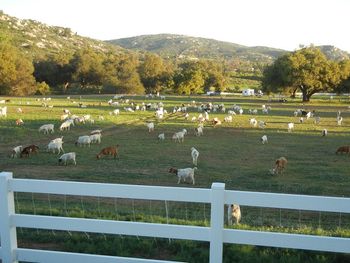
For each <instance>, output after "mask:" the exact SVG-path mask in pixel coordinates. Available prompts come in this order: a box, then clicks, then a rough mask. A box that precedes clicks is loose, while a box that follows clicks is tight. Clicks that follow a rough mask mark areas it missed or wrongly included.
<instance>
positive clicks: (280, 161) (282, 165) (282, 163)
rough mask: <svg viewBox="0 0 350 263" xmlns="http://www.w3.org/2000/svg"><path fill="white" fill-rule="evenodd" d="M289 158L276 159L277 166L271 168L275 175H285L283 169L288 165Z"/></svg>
mask: <svg viewBox="0 0 350 263" xmlns="http://www.w3.org/2000/svg"><path fill="white" fill-rule="evenodd" d="M287 163H288V161H287V159H286V158H285V157H280V158H278V159H277V160H276V161H275V167H274V168H273V169H272V170H271V173H272V174H273V175H275V174H276V175H278V174H281V175H283V171H284V169H285V168H286V166H287Z"/></svg>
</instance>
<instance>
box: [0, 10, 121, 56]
mask: <svg viewBox="0 0 350 263" xmlns="http://www.w3.org/2000/svg"><path fill="white" fill-rule="evenodd" d="M0 36H7V37H8V38H9V40H10V41H11V43H12V44H13V45H14V46H16V47H18V48H20V49H21V50H22V51H24V52H25V53H26V54H28V55H30V56H31V57H32V58H33V59H34V60H40V59H45V58H47V57H49V56H52V55H62V54H73V53H74V52H75V51H76V50H78V49H80V48H82V47H89V48H92V49H93V50H95V51H98V52H103V53H105V52H125V50H124V49H123V48H121V47H119V46H117V45H111V44H109V43H106V42H104V41H99V40H94V39H91V38H87V37H82V36H79V35H77V34H76V33H74V32H72V30H71V29H69V28H64V27H57V26H49V25H46V24H44V23H41V22H38V21H35V20H31V19H19V18H16V17H12V16H9V15H7V14H4V13H3V12H2V11H0ZM0 40H1V37H0Z"/></svg>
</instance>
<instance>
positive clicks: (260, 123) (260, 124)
mask: <svg viewBox="0 0 350 263" xmlns="http://www.w3.org/2000/svg"><path fill="white" fill-rule="evenodd" d="M258 124H259V128H260V129H264V128H265V126H266V122H264V121H258Z"/></svg>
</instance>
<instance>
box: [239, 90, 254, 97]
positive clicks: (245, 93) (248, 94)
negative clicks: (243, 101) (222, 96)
mask: <svg viewBox="0 0 350 263" xmlns="http://www.w3.org/2000/svg"><path fill="white" fill-rule="evenodd" d="M242 95H243V96H254V89H244V90H242Z"/></svg>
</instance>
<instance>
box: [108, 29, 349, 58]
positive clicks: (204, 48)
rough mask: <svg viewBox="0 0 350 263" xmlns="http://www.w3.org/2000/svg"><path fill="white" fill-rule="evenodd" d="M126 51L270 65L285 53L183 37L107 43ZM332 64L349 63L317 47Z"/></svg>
mask: <svg viewBox="0 0 350 263" xmlns="http://www.w3.org/2000/svg"><path fill="white" fill-rule="evenodd" d="M107 42H109V43H112V44H116V45H119V46H122V47H123V48H126V49H132V50H137V51H149V52H154V53H157V54H159V55H160V56H162V57H164V58H180V59H181V58H189V59H199V58H208V59H240V60H241V61H249V62H253V63H254V62H255V63H256V62H258V63H270V62H272V61H274V60H275V59H276V58H277V57H279V56H281V55H283V54H285V53H287V52H288V51H286V50H282V49H276V48H271V47H264V46H255V47H248V46H243V45H239V44H235V43H230V42H223V41H218V40H214V39H207V38H200V37H191V36H184V35H172V34H159V35H143V36H135V37H130V38H121V39H114V40H109V41H107ZM318 47H319V48H320V49H321V51H322V52H323V53H324V54H325V55H326V56H327V57H328V58H329V59H332V60H336V61H339V60H343V59H349V58H350V54H349V53H347V52H346V51H343V50H341V49H339V48H336V47H334V46H331V45H323V46H318Z"/></svg>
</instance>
